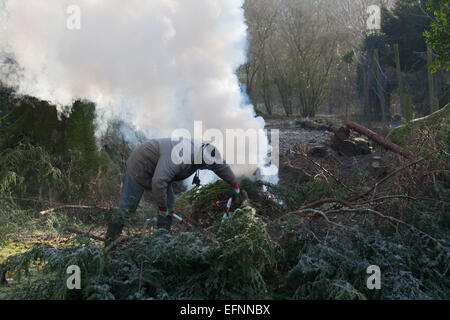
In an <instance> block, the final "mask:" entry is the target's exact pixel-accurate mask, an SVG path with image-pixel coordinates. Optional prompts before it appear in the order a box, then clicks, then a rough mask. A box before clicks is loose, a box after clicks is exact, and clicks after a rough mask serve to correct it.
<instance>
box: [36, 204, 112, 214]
mask: <svg viewBox="0 0 450 320" xmlns="http://www.w3.org/2000/svg"><path fill="white" fill-rule="evenodd" d="M62 209H82V210H89V209H99V210H110V209H111V208H106V207H98V206H82V205H64V206H59V207H56V208H52V209H48V210H44V211H41V212H39V215H41V216H43V215H46V214H48V213H52V212H55V211H58V210H62Z"/></svg>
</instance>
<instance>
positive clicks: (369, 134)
mask: <svg viewBox="0 0 450 320" xmlns="http://www.w3.org/2000/svg"><path fill="white" fill-rule="evenodd" d="M344 125H345V126H347V127H349V128H350V129H352V130H355V131H357V132H359V133H361V134H363V135H365V136H366V137H367V138H369V139H370V140H372V141H375V142H376V143H378V144H379V145H380V146H382V147H384V148H386V149H388V150H390V151H393V152H395V153H397V154H399V155H402V156H403V157H405V158H408V159H416V158H417V157H416V155H415V154H414V153H412V152H411V151H409V150H407V149H404V148H402V147H400V146H399V145H397V144H395V143H392V142H390V141H388V140H386V139H385V138H384V137H382V136H380V135H379V134H377V133H375V132H373V131H372V130H370V129H368V128H366V127H364V126H362V125H360V124H357V123H355V122H352V121H347V122H345V123H344Z"/></svg>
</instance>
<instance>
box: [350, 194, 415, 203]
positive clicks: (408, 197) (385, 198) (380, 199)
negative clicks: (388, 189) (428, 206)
mask: <svg viewBox="0 0 450 320" xmlns="http://www.w3.org/2000/svg"><path fill="white" fill-rule="evenodd" d="M388 199H408V200H412V201H417V200H419V199H417V198H414V197H411V196H406V195H392V196H384V197H380V198H376V199H372V200H368V201H364V202H361V203H358V205H363V204H369V203H372V202H378V201H382V200H388Z"/></svg>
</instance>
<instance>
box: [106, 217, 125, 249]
mask: <svg viewBox="0 0 450 320" xmlns="http://www.w3.org/2000/svg"><path fill="white" fill-rule="evenodd" d="M124 215H125V212H124V211H123V210H120V209H119V210H117V211H116V212H114V213H113V214H112V217H111V220H110V221H109V223H108V230H107V231H106V236H105V238H106V239H105V247H108V246H109V245H110V244H111V243H112V242H114V240H117V238H119V236H120V234H121V233H122V230H123V227H124V225H125V217H124Z"/></svg>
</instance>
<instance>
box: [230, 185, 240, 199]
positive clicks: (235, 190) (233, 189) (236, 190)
mask: <svg viewBox="0 0 450 320" xmlns="http://www.w3.org/2000/svg"><path fill="white" fill-rule="evenodd" d="M240 192H241V190H240V189H239V183H237V182H234V183H233V184H232V185H231V190H230V194H231V195H232V196H234V197H237V196H238V195H239V193H240Z"/></svg>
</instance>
